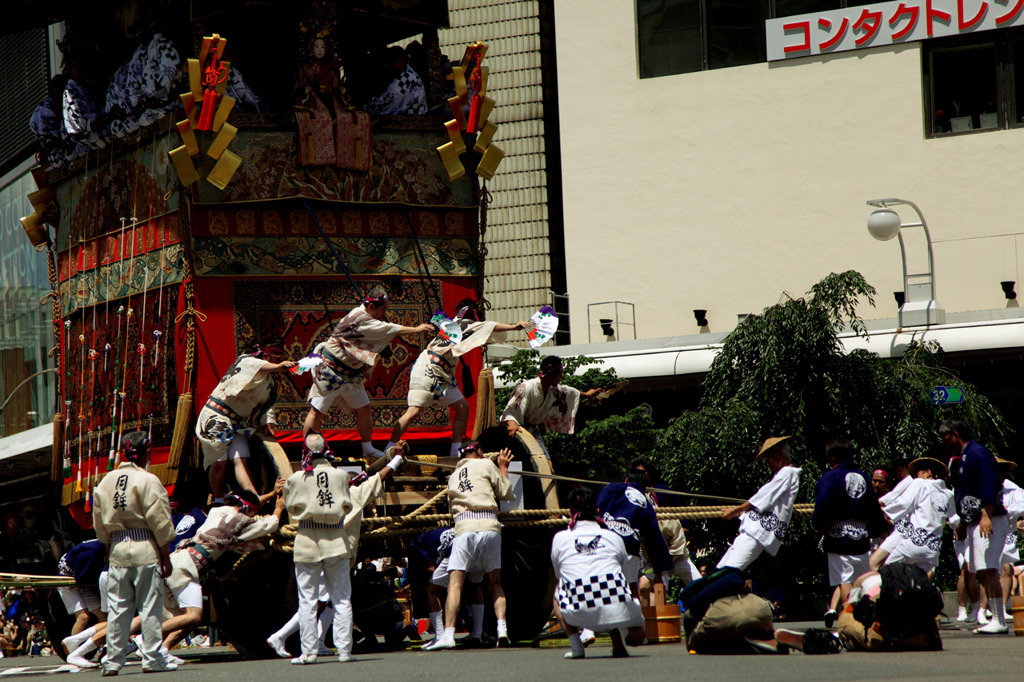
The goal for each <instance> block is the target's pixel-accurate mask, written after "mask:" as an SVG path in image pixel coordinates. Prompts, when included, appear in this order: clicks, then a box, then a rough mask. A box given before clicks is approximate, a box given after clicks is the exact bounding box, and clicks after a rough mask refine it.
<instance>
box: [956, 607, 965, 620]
mask: <svg viewBox="0 0 1024 682" xmlns="http://www.w3.org/2000/svg"><path fill="white" fill-rule="evenodd" d="M956 619H957V620H967V607H966V606H960V607H957V610H956Z"/></svg>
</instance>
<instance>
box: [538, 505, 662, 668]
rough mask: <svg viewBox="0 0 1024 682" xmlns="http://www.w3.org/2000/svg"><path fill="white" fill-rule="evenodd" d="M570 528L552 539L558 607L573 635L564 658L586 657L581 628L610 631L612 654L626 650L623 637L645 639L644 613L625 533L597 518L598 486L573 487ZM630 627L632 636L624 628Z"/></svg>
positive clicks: (635, 641) (631, 640) (622, 654)
mask: <svg viewBox="0 0 1024 682" xmlns="http://www.w3.org/2000/svg"><path fill="white" fill-rule="evenodd" d="M568 505H569V512H570V514H571V520H570V521H569V529H568V530H563V531H560V532H558V533H556V534H555V537H554V539H553V540H552V542H551V566H552V568H553V569H554V573H555V579H556V580H557V586H556V588H555V600H554V601H555V613H556V614H557V615H558V617H559V619H560V620H561V621H562V625H563V628H564V629H565V633H566V634H567V635H568V636H569V646H570V649H571V650H570V651H569V652H568V653H566V654H565V657H566V658H584V657H585V656H586V651H585V650H584V648H583V647H584V644H583V642H582V640H581V638H580V636H581V632H580V630H581V629H587V630H591V631H594V632H611V635H612V656H614V657H616V658H621V657H625V656H628V655H629V654H628V652H627V650H626V647H625V643H624V640H628V641H629V643H631V644H639V643H640V642H642V641H643V638H644V633H643V629H642V628H643V624H644V616H643V612H642V611H641V609H640V602H639V601H637V599H636V597H634V596H633V593H632V591H631V590H630V589H629V583H628V582H627V578H626V575H625V566H626V562H627V561H628V560H629V554H628V553H627V551H626V545H625V544H624V543H623V541H622V537H621V536H620V535H619V534H618V533H616V532H614V531H611V530H608V529H607V528H605V527H604V524H602V523H600V522H599V521H598V516H597V505H596V497H595V495H594V491H593V490H592V489H590V488H588V487H585V486H584V487H580V488H574V489H573V490H572V491H571V492H570V493H569V497H568ZM623 629H628V631H629V636H628V637H626V636H623V633H622V632H621V630H623Z"/></svg>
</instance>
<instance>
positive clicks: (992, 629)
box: [974, 620, 1010, 635]
mask: <svg viewBox="0 0 1024 682" xmlns="http://www.w3.org/2000/svg"><path fill="white" fill-rule="evenodd" d="M1009 631H1010V629H1009V628H1007V627H1006V626H1005V625H1000V624H999V621H997V620H993V621H991V622H989V624H988V625H982V626H981V627H980V628H974V634H976V635H1005V634H1006V633H1007V632H1009Z"/></svg>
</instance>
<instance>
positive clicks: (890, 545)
mask: <svg viewBox="0 0 1024 682" xmlns="http://www.w3.org/2000/svg"><path fill="white" fill-rule="evenodd" d="M902 539H903V536H902V535H900V534H899V532H897V531H895V530H894V531H893V532H891V533H889V534H888V535H887V536H885V540H883V541H882V544H881V545H879V547H878V549H884V550H885V551H886V552H888V553H889V554H892V553H893V552H895V551H896V546H897V545H899V544H900V540H902Z"/></svg>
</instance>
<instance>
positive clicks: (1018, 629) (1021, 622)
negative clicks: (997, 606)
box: [1010, 597, 1024, 637]
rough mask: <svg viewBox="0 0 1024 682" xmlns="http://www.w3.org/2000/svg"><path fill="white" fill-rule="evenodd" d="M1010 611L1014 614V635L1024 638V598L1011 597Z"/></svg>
mask: <svg viewBox="0 0 1024 682" xmlns="http://www.w3.org/2000/svg"><path fill="white" fill-rule="evenodd" d="M1010 611H1011V612H1013V634H1014V635H1016V636H1017V637H1024V597H1010Z"/></svg>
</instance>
